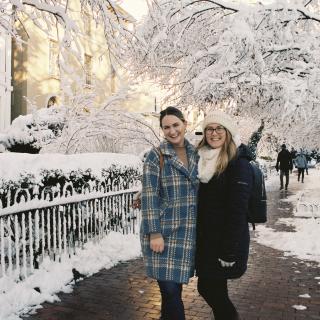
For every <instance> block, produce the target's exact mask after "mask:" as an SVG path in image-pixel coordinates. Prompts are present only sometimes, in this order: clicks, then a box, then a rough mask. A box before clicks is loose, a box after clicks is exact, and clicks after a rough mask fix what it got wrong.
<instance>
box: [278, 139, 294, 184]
mask: <svg viewBox="0 0 320 320" xmlns="http://www.w3.org/2000/svg"><path fill="white" fill-rule="evenodd" d="M279 165H280V166H279ZM279 168H280V190H282V189H283V176H285V177H286V184H285V189H286V190H288V185H289V170H290V172H291V173H292V169H293V165H292V157H291V154H290V152H289V151H288V150H287V147H286V145H285V144H283V145H282V146H281V151H280V152H279V153H278V157H277V164H276V170H277V172H278V171H279Z"/></svg>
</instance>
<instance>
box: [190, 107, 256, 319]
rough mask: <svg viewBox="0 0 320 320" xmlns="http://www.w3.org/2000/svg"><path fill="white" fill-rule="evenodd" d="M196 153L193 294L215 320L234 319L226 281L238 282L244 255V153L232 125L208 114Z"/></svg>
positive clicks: (248, 185)
mask: <svg viewBox="0 0 320 320" xmlns="http://www.w3.org/2000/svg"><path fill="white" fill-rule="evenodd" d="M203 129H204V138H203V140H202V141H201V142H200V144H199V147H198V150H199V155H200V160H199V165H198V171H199V179H200V189H199V196H198V217H197V241H196V271H197V276H198V291H199V293H200V295H201V296H202V297H203V298H204V299H205V300H206V302H207V303H208V304H209V305H210V307H211V308H212V310H213V314H214V316H215V320H236V319H240V318H239V315H238V312H237V311H236V308H235V307H234V305H233V303H232V302H231V300H230V299H229V296H228V286H227V279H234V278H239V277H241V276H242V275H243V274H244V272H245V271H246V269H247V260H248V253H249V241H250V237H249V227H248V222H247V214H248V202H249V198H250V194H251V189H252V185H253V173H252V170H251V167H250V166H251V165H250V164H249V161H250V160H251V156H250V152H249V150H248V149H247V148H246V147H245V146H244V145H240V146H239V144H240V143H239V142H238V140H239V138H238V132H237V127H236V124H235V123H234V122H233V120H232V119H231V118H230V117H229V116H228V115H227V114H225V113H223V112H220V111H214V112H212V113H210V114H209V115H208V116H207V117H206V118H205V119H204V122H203Z"/></svg>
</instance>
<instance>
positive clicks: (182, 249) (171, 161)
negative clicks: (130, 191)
mask: <svg viewBox="0 0 320 320" xmlns="http://www.w3.org/2000/svg"><path fill="white" fill-rule="evenodd" d="M185 145H186V150H187V157H188V169H187V168H185V167H184V166H183V164H182V162H181V161H180V160H179V159H178V157H177V155H176V153H175V151H174V148H173V146H172V145H171V144H170V143H169V142H167V141H163V142H162V143H161V144H160V150H161V152H162V154H163V159H164V163H163V168H162V169H161V170H160V162H159V161H160V155H159V151H158V150H157V149H156V148H153V149H152V150H151V151H150V152H149V154H148V155H147V157H146V160H145V163H144V170H143V179H142V195H141V211H142V223H141V246H142V253H143V257H144V262H145V266H146V271H147V275H148V276H149V277H151V278H155V279H157V280H171V281H175V282H177V283H188V281H189V278H190V277H192V276H193V275H194V258H195V241H196V209H197V192H198V179H197V175H198V169H197V164H198V154H197V151H196V149H195V148H194V147H193V146H192V145H191V144H190V143H189V142H188V141H187V140H186V142H185ZM160 175H161V177H160ZM150 233H161V234H162V236H163V237H164V242H165V248H164V251H163V252H162V253H154V252H153V251H152V250H151V249H150V241H149V234H150Z"/></svg>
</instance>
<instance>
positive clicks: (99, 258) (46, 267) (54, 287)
mask: <svg viewBox="0 0 320 320" xmlns="http://www.w3.org/2000/svg"><path fill="white" fill-rule="evenodd" d="M140 251H141V248H140V241H139V237H138V235H132V234H131V235H122V234H120V233H116V232H110V233H109V234H108V235H107V236H106V237H105V238H104V239H103V240H101V241H100V242H99V243H93V242H90V243H87V244H86V245H85V248H84V249H83V250H79V252H78V253H77V255H74V256H72V257H71V258H70V259H69V258H68V257H66V258H65V259H63V260H62V262H61V263H59V262H53V261H52V260H49V259H47V260H45V261H44V262H43V263H42V264H41V265H40V269H38V270H35V272H34V273H33V274H32V275H31V276H29V277H28V278H27V279H26V280H24V281H19V282H18V283H16V282H15V281H14V278H13V277H3V278H0V288H1V292H0V319H1V320H4V319H5V320H17V319H20V318H19V315H21V314H22V313H26V312H33V311H35V310H36V309H38V308H41V306H40V304H41V303H43V302H45V301H48V302H54V301H57V300H59V298H58V296H57V295H56V293H58V292H61V291H62V292H72V290H73V284H74V281H73V274H72V268H75V269H77V270H78V271H79V272H80V273H82V274H84V275H86V276H90V275H92V274H94V273H96V272H98V271H99V270H101V269H103V268H107V269H108V268H111V267H112V266H114V265H115V264H117V263H118V262H120V261H124V260H129V259H133V258H136V257H138V256H140ZM36 287H38V288H39V289H40V293H39V292H38V291H36V290H34V288H36Z"/></svg>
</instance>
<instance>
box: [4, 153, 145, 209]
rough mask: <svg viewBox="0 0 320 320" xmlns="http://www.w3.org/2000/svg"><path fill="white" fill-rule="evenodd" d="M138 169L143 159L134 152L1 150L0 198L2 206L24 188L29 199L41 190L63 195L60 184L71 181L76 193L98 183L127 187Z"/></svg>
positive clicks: (136, 177)
mask: <svg viewBox="0 0 320 320" xmlns="http://www.w3.org/2000/svg"><path fill="white" fill-rule="evenodd" d="M141 173H142V162H141V160H140V159H139V158H138V157H136V156H134V155H125V154H112V153H93V154H77V155H60V154H43V155H29V154H19V155H18V154H15V155H13V154H12V153H3V154H0V200H1V201H2V206H3V207H7V206H10V205H13V202H14V200H13V199H14V197H15V195H16V194H17V192H21V193H23V191H28V192H29V194H30V197H31V199H34V198H37V197H39V195H41V194H42V193H43V192H44V193H47V194H51V195H54V194H57V193H59V196H63V194H62V192H63V191H62V190H63V187H64V186H65V185H66V184H68V183H72V186H73V190H74V192H75V193H77V194H81V193H82V192H83V190H84V189H92V188H94V187H97V186H98V185H104V186H105V188H106V190H109V191H111V190H120V189H128V188H130V186H131V185H133V184H136V183H137V182H138V181H139V180H140V177H141ZM8 199H10V200H8ZM17 200H18V201H19V198H18V199H17ZM9 202H10V203H9ZM0 205H1V203H0Z"/></svg>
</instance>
